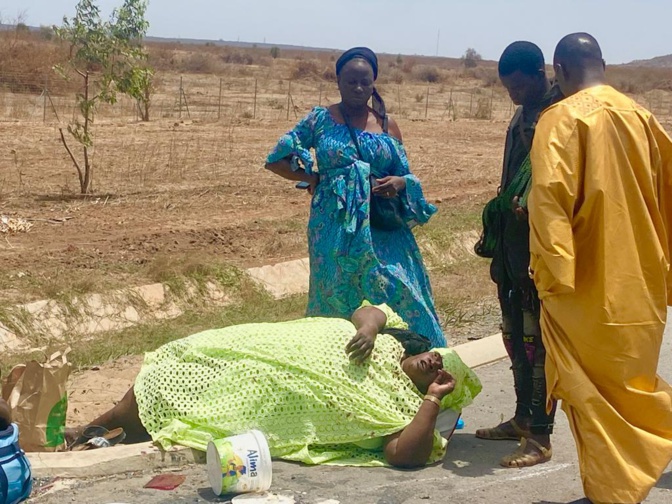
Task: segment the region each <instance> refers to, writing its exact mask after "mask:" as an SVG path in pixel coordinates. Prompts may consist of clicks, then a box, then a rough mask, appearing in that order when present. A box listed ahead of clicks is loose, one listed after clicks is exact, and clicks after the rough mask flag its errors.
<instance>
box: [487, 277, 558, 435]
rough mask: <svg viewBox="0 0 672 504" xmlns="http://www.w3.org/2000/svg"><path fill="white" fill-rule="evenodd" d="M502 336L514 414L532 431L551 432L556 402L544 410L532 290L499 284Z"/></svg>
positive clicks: (542, 358)
mask: <svg viewBox="0 0 672 504" xmlns="http://www.w3.org/2000/svg"><path fill="white" fill-rule="evenodd" d="M498 289H499V304H500V307H501V310H502V336H503V338H504V346H505V347H506V351H507V353H508V354H509V358H510V359H511V369H512V371H513V381H514V386H515V389H516V416H517V417H524V418H531V420H532V423H531V429H530V430H531V432H532V434H551V433H552V432H553V422H554V419H555V409H556V403H555V402H554V403H553V408H552V411H551V413H550V414H547V413H546V374H545V370H544V365H545V362H546V350H545V349H544V344H543V342H542V339H541V326H540V325H539V315H540V303H539V297H538V295H537V291H536V289H534V288H533V287H532V288H529V289H513V288H510V287H508V286H499V288H498Z"/></svg>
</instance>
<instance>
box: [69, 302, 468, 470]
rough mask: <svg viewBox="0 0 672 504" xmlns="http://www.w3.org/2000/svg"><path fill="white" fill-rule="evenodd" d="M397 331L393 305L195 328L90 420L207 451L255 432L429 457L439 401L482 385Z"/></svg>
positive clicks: (334, 453)
mask: <svg viewBox="0 0 672 504" xmlns="http://www.w3.org/2000/svg"><path fill="white" fill-rule="evenodd" d="M394 328H396V329H397V332H398V333H399V331H398V330H399V329H402V330H405V329H407V326H406V324H405V323H404V322H403V321H402V320H401V318H400V317H399V316H398V315H397V314H396V313H394V312H393V311H392V310H391V309H390V308H389V307H388V306H387V305H379V306H377V307H374V306H371V305H370V304H368V303H366V302H365V303H364V305H363V306H362V307H361V308H359V309H358V310H357V311H355V313H354V314H353V316H352V323H351V322H349V321H347V320H344V319H338V318H305V319H299V320H295V321H290V322H278V323H267V324H245V325H239V326H232V327H227V328H224V329H216V330H210V331H205V332H202V333H199V334H195V335H193V336H189V337H187V338H183V339H180V340H177V341H174V342H172V343H168V344H166V345H163V346H162V347H160V348H159V349H158V350H156V351H155V352H150V353H148V354H147V355H146V356H145V361H144V363H143V366H142V369H141V370H140V373H139V374H138V377H137V378H136V381H135V385H134V387H132V388H131V389H130V390H129V391H128V393H127V394H126V395H125V396H124V398H123V399H122V400H121V401H120V402H119V403H118V404H117V405H116V406H115V407H114V408H112V409H111V410H110V411H108V412H107V413H105V414H103V415H102V416H100V417H99V418H97V419H95V420H94V421H93V422H92V424H91V425H97V426H102V427H104V428H106V429H114V428H118V427H122V428H123V429H124V430H125V431H126V436H127V437H126V442H137V441H143V440H148V439H150V437H151V439H153V440H154V441H155V442H158V443H159V444H161V445H162V446H164V447H169V446H170V445H172V444H181V445H185V446H190V447H192V448H196V449H200V450H205V449H206V446H207V442H208V441H209V440H210V439H212V438H222V437H226V436H229V435H232V434H239V433H241V432H244V431H247V430H250V429H258V430H260V431H261V432H263V433H264V434H265V436H266V438H267V440H268V444H269V447H270V450H271V455H272V456H273V457H277V458H282V459H286V460H294V461H300V462H304V463H307V464H323V463H331V464H339V465H382V464H385V463H388V464H391V465H394V466H399V467H417V466H422V465H424V464H426V463H432V462H435V461H437V460H440V459H441V458H442V457H443V455H444V454H445V447H446V444H447V441H446V440H445V439H444V438H442V437H441V436H440V435H439V434H438V432H435V424H436V419H437V416H438V414H439V410H440V409H445V408H451V409H453V410H456V411H461V409H462V408H463V407H464V406H467V405H468V404H470V403H471V401H472V399H473V397H474V396H475V395H476V394H478V393H479V392H480V389H481V385H480V382H479V381H478V378H477V377H476V376H475V375H474V373H473V372H472V371H471V370H470V369H469V368H468V367H467V366H466V365H465V364H464V363H463V362H462V361H461V360H460V358H459V357H458V356H457V354H455V353H454V352H452V351H451V350H448V349H445V348H441V349H437V350H434V351H431V352H428V351H427V350H429V349H430V347H429V340H427V339H426V338H423V337H419V336H418V335H414V334H413V333H410V332H409V331H401V335H400V334H397V336H396V337H395V336H390V335H389V334H385V332H393V333H394V332H395V329H394ZM353 334H354V337H353ZM397 338H398V339H399V340H400V341H403V344H402V343H400V342H399V341H398V340H397ZM374 343H375V345H374ZM344 350H345V351H344ZM82 429H83V428H80V429H79V430H72V429H71V430H69V431H68V433H67V434H68V437H69V438H70V439H74V437H76V436H77V435H78V434H80V433H81V431H82Z"/></svg>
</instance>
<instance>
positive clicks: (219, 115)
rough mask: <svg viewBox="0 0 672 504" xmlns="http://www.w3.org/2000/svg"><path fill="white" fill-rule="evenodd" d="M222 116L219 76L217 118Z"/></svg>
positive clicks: (220, 79) (220, 81)
mask: <svg viewBox="0 0 672 504" xmlns="http://www.w3.org/2000/svg"><path fill="white" fill-rule="evenodd" d="M221 117H222V78H221V77H220V78H219V98H218V99H217V120H218V121H219V120H220V119H221Z"/></svg>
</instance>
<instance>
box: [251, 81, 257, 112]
mask: <svg viewBox="0 0 672 504" xmlns="http://www.w3.org/2000/svg"><path fill="white" fill-rule="evenodd" d="M257 85H258V80H257V79H254V107H253V109H252V119H256V118H257Z"/></svg>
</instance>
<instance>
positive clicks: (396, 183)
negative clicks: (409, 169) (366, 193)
mask: <svg viewBox="0 0 672 504" xmlns="http://www.w3.org/2000/svg"><path fill="white" fill-rule="evenodd" d="M376 182H378V185H377V186H376V187H374V188H373V189H371V191H372V192H373V194H375V195H376V196H382V197H383V198H394V197H395V196H396V195H397V194H399V193H400V192H401V191H403V190H404V189H406V179H405V178H404V177H395V176H393V175H390V176H388V177H383V178H381V179H376Z"/></svg>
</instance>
